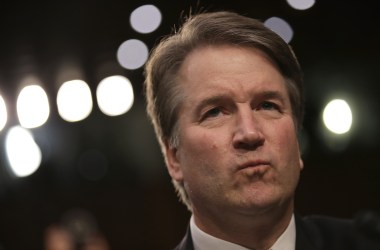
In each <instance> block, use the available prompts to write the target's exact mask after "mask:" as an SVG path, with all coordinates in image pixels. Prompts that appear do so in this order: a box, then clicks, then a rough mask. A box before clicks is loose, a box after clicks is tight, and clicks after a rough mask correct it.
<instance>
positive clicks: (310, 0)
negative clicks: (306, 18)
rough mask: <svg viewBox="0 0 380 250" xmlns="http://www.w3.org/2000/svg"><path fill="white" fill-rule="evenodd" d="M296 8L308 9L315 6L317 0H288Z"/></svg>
mask: <svg viewBox="0 0 380 250" xmlns="http://www.w3.org/2000/svg"><path fill="white" fill-rule="evenodd" d="M286 1H287V2H288V4H289V5H290V6H291V7H292V8H293V9H296V10H307V9H310V8H311V7H313V5H314V4H315V0H286Z"/></svg>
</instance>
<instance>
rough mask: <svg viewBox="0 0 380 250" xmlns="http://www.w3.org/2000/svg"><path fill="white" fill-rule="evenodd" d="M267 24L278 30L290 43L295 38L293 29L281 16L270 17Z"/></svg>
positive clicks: (275, 30)
mask: <svg viewBox="0 0 380 250" xmlns="http://www.w3.org/2000/svg"><path fill="white" fill-rule="evenodd" d="M264 24H265V26H267V27H268V28H270V29H271V30H273V31H274V32H276V33H277V34H278V35H279V36H280V37H282V39H284V41H285V42H287V43H289V42H290V41H291V40H292V38H293V29H292V27H291V26H290V25H289V23H288V22H286V21H285V20H284V19H282V18H279V17H271V18H268V19H267V20H266V21H265V22H264Z"/></svg>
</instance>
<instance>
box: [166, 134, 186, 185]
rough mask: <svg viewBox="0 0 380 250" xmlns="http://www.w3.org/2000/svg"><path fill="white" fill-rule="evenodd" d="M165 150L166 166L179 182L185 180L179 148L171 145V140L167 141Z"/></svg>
mask: <svg viewBox="0 0 380 250" xmlns="http://www.w3.org/2000/svg"><path fill="white" fill-rule="evenodd" d="M165 151H166V166H167V168H168V171H169V174H170V176H171V177H172V178H173V179H174V180H176V181H178V182H183V172H182V168H181V163H180V160H179V157H178V148H175V147H173V146H170V144H169V142H168V141H165Z"/></svg>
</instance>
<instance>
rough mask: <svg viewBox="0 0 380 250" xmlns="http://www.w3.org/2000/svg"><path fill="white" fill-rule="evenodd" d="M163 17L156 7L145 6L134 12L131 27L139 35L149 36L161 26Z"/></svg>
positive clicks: (131, 17)
mask: <svg viewBox="0 0 380 250" xmlns="http://www.w3.org/2000/svg"><path fill="white" fill-rule="evenodd" d="M161 19H162V15H161V12H160V10H159V9H158V8H157V7H156V6H154V5H150V4H148V5H143V6H140V7H138V8H137V9H135V10H134V11H132V13H131V16H130V22H131V26H132V28H133V29H134V30H136V31H137V32H139V33H143V34H147V33H151V32H153V31H155V30H156V29H157V28H158V26H160V24H161Z"/></svg>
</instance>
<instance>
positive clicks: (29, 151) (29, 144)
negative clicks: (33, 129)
mask: <svg viewBox="0 0 380 250" xmlns="http://www.w3.org/2000/svg"><path fill="white" fill-rule="evenodd" d="M5 149H6V154H7V158H8V162H9V166H10V169H11V171H12V173H13V174H14V175H15V176H17V177H25V176H29V175H31V174H33V173H34V172H35V171H36V170H37V169H38V168H39V166H40V164H41V159H42V154H41V150H40V148H39V147H38V145H37V143H36V142H35V141H34V139H33V135H32V134H31V133H30V131H28V130H26V129H25V128H22V127H20V126H16V127H12V128H11V129H10V130H9V131H8V133H7V136H6V139H5Z"/></svg>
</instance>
